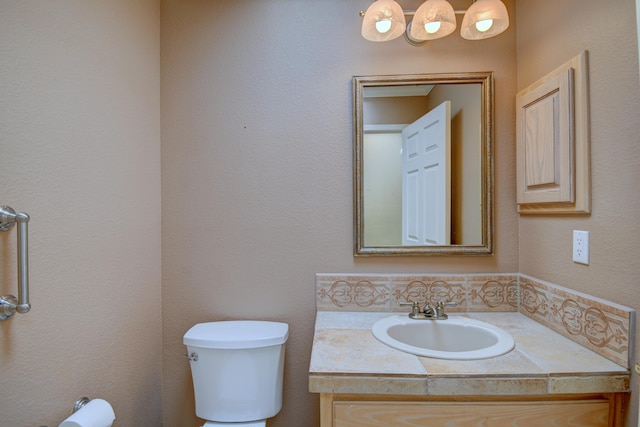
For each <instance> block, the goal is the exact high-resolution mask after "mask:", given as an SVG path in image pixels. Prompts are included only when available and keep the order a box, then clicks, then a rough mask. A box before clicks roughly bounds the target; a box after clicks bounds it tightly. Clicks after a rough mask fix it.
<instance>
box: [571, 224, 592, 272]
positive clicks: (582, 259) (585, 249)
mask: <svg viewBox="0 0 640 427" xmlns="http://www.w3.org/2000/svg"><path fill="white" fill-rule="evenodd" d="M573 261H574V262H577V263H580V264H586V265H589V232H588V231H581V230H573Z"/></svg>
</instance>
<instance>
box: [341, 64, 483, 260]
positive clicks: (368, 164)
mask: <svg viewBox="0 0 640 427" xmlns="http://www.w3.org/2000/svg"><path fill="white" fill-rule="evenodd" d="M353 95H354V125H355V126H354V179H353V182H354V193H355V203H354V207H355V212H354V225H355V227H354V228H355V229H354V237H355V248H354V253H355V255H455V254H460V255H490V254H492V240H493V239H492V237H493V236H492V204H493V159H492V149H491V143H492V138H491V136H492V130H493V126H492V117H493V75H492V73H490V72H481V73H457V74H428V75H401V76H357V77H354V79H353Z"/></svg>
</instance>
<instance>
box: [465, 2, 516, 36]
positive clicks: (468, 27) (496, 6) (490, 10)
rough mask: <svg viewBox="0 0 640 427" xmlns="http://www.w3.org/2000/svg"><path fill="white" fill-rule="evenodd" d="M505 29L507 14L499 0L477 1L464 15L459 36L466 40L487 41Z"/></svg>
mask: <svg viewBox="0 0 640 427" xmlns="http://www.w3.org/2000/svg"><path fill="white" fill-rule="evenodd" d="M507 28H509V14H508V13H507V8H506V7H505V5H504V4H503V3H502V2H501V1H500V0H478V1H476V2H475V3H473V4H472V5H471V7H469V9H468V10H467V13H465V14H464V19H463V20H462V28H461V29H460V35H461V36H462V37H464V38H465V39H467V40H481V39H488V38H489V37H494V36H497V35H498V34H500V33H502V32H503V31H504V30H506V29H507Z"/></svg>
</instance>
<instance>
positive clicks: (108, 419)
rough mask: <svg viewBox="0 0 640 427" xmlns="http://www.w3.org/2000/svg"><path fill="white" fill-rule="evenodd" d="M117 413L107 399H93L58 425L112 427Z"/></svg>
mask: <svg viewBox="0 0 640 427" xmlns="http://www.w3.org/2000/svg"><path fill="white" fill-rule="evenodd" d="M115 419H116V414H115V413H114V412H113V408H112V407H111V405H110V404H109V402H107V401H106V400H102V399H93V400H91V401H90V402H89V403H87V404H86V405H84V406H83V407H82V408H80V410H79V411H77V412H75V413H74V414H73V415H71V416H70V417H69V418H67V419H66V420H64V421H63V422H62V423H60V425H59V426H58V427H111V426H112V425H113V420H115Z"/></svg>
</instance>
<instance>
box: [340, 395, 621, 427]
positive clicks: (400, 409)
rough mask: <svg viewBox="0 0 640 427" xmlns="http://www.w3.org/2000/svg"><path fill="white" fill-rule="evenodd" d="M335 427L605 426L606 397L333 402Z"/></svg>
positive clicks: (607, 413)
mask: <svg viewBox="0 0 640 427" xmlns="http://www.w3.org/2000/svg"><path fill="white" fill-rule="evenodd" d="M333 408H334V413H333V417H334V418H333V427H378V426H379V427H390V426H393V427H425V426H428V427H486V426H491V427H557V426H563V427H605V426H607V425H608V421H609V402H608V401H607V400H578V401H566V402H499V403H493V402H459V403H457V402H454V403H440V402H357V401H354V402H334V406H333Z"/></svg>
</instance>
